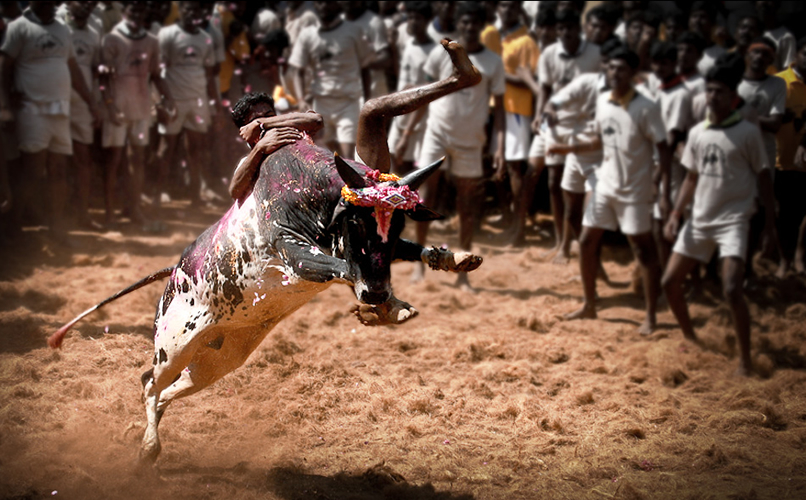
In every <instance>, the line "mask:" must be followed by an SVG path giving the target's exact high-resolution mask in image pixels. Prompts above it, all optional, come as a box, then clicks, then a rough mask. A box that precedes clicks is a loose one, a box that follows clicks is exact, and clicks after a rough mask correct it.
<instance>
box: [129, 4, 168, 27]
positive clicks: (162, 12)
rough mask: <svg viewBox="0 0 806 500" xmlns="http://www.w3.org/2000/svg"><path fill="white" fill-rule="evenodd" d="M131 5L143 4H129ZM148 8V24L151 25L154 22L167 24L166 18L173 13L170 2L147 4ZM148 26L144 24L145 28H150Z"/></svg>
mask: <svg viewBox="0 0 806 500" xmlns="http://www.w3.org/2000/svg"><path fill="white" fill-rule="evenodd" d="M129 3H141V2H129ZM146 5H147V6H148V14H147V16H146V17H147V21H146V22H147V23H148V24H151V23H154V22H157V23H159V24H160V25H162V24H163V23H165V18H166V17H168V14H169V13H170V12H171V3H170V2H146ZM148 24H144V25H143V27H146V26H148Z"/></svg>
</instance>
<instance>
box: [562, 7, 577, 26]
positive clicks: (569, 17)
mask: <svg viewBox="0 0 806 500" xmlns="http://www.w3.org/2000/svg"><path fill="white" fill-rule="evenodd" d="M557 24H569V25H571V26H579V14H577V12H576V11H574V10H561V11H560V12H558V13H557Z"/></svg>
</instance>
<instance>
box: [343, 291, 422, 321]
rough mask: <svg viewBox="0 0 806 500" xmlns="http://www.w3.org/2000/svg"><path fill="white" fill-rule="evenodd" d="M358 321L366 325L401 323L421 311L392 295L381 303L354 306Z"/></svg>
mask: <svg viewBox="0 0 806 500" xmlns="http://www.w3.org/2000/svg"><path fill="white" fill-rule="evenodd" d="M353 314H355V316H356V318H358V321H360V322H361V323H362V324H364V325H365V326H382V325H399V324H401V323H405V322H406V321H408V320H410V319H411V318H413V317H415V316H417V315H418V314H419V311H417V309H415V308H414V307H412V306H411V304H408V303H406V302H403V301H402V300H399V299H397V298H395V297H392V298H391V299H389V300H388V301H386V302H385V303H383V304H380V305H372V304H358V305H357V306H356V307H355V308H353Z"/></svg>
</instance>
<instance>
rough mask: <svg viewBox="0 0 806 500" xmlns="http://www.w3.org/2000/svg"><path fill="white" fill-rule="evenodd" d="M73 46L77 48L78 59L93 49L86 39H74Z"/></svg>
mask: <svg viewBox="0 0 806 500" xmlns="http://www.w3.org/2000/svg"><path fill="white" fill-rule="evenodd" d="M73 46H74V47H75V49H76V59H81V58H82V57H84V56H86V55H87V54H91V53H92V49H91V48H90V46H89V44H88V43H87V42H85V41H84V40H80V39H77V38H74V39H73Z"/></svg>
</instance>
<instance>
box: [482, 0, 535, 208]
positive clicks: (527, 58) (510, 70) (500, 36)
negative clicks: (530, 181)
mask: <svg viewBox="0 0 806 500" xmlns="http://www.w3.org/2000/svg"><path fill="white" fill-rule="evenodd" d="M521 3H522V2H498V18H499V19H500V21H501V28H500V29H497V30H496V31H495V33H493V34H490V36H488V37H487V40H485V45H486V46H487V47H488V48H489V49H490V50H494V48H496V47H500V50H501V51H500V54H499V55H500V56H501V59H502V61H503V63H504V72H505V78H506V90H505V91H504V110H505V111H506V136H505V149H504V159H505V160H506V164H507V173H508V174H509V180H510V187H511V189H512V196H513V199H514V200H516V201H515V203H516V204H517V203H519V202H520V201H521V196H520V191H521V187H522V186H523V176H524V173H525V171H526V159H527V158H528V156H529V145H530V144H531V139H532V131H531V121H532V113H533V112H534V95H533V94H532V90H531V88H530V87H529V85H528V84H527V82H525V81H524V79H523V77H522V76H521V72H522V71H523V70H522V69H521V68H524V69H526V70H528V73H529V74H534V72H535V70H536V69H537V59H538V57H539V56H540V49H539V48H538V46H537V43H535V41H534V40H533V39H532V37H530V36H529V30H528V29H527V28H526V26H524V25H522V24H521V22H520V19H521V13H522V5H521ZM515 212H516V213H518V209H517V207H516V210H515Z"/></svg>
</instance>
